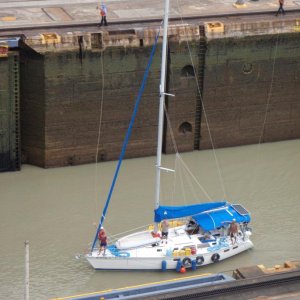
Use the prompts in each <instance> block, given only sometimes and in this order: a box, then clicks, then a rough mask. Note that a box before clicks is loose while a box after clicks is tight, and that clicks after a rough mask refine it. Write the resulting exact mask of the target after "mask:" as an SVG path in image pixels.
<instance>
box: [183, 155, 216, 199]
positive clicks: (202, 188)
mask: <svg viewBox="0 0 300 300" xmlns="http://www.w3.org/2000/svg"><path fill="white" fill-rule="evenodd" d="M178 158H179V159H180V161H181V163H182V164H183V166H184V167H185V169H186V171H187V172H188V173H189V174H190V176H191V177H192V178H193V179H194V181H195V182H196V183H197V184H198V186H199V187H200V189H201V191H202V192H203V193H204V195H205V196H206V197H207V198H208V199H209V200H210V201H213V200H212V198H211V197H210V196H209V194H208V193H207V192H206V190H205V189H204V187H203V186H202V185H201V184H200V182H198V180H197V178H196V177H195V176H194V174H193V173H192V172H191V171H190V169H189V167H188V166H187V165H186V163H185V162H184V160H183V159H182V158H181V156H180V155H179V154H178Z"/></svg>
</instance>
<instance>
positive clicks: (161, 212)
mask: <svg viewBox="0 0 300 300" xmlns="http://www.w3.org/2000/svg"><path fill="white" fill-rule="evenodd" d="M226 204H227V203H226V202H211V203H201V204H194V205H186V206H159V207H158V208H157V209H155V210H154V221H155V222H161V221H162V220H164V219H176V218H183V217H188V216H194V215H197V214H200V213H202V212H204V211H207V210H211V209H215V208H221V207H223V206H225V205H226Z"/></svg>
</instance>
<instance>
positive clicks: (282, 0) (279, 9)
mask: <svg viewBox="0 0 300 300" xmlns="http://www.w3.org/2000/svg"><path fill="white" fill-rule="evenodd" d="M278 3H279V8H278V11H277V13H276V17H277V16H278V15H279V14H283V15H284V14H285V11H284V9H283V4H284V0H279V1H278Z"/></svg>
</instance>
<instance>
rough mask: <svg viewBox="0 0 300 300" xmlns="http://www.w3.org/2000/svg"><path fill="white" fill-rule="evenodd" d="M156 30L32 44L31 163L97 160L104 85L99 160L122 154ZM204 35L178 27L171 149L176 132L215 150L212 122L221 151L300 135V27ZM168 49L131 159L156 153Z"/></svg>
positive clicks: (26, 126) (172, 63)
mask: <svg viewBox="0 0 300 300" xmlns="http://www.w3.org/2000/svg"><path fill="white" fill-rule="evenodd" d="M155 33H156V32H155V31H154V30H152V31H151V30H149V29H148V30H140V31H130V32H123V33H120V32H106V33H100V34H99V33H95V34H93V33H89V34H86V35H79V36H78V35H77V36H76V35H74V36H73V37H70V36H68V37H67V38H66V37H62V38H61V41H60V40H59V42H56V43H53V44H47V43H41V42H36V41H35V42H32V41H31V45H30V41H27V42H28V44H29V45H30V46H31V47H32V48H34V49H35V50H36V51H37V52H39V53H37V52H36V53H31V54H30V55H28V54H26V55H24V57H26V59H27V60H26V59H25V60H24V62H23V64H22V68H21V71H22V72H21V74H23V75H22V77H21V78H22V80H21V81H22V87H23V88H22V103H23V104H22V106H23V108H22V115H23V117H22V119H23V121H22V136H23V147H22V149H23V153H24V157H25V158H26V159H27V162H29V163H32V164H36V165H39V166H42V167H55V166H65V165H72V164H82V163H89V162H95V160H96V157H95V156H96V149H97V140H98V133H99V120H100V114H101V103H102V91H103V107H102V124H101V135H100V142H99V151H98V161H105V160H113V159H117V158H118V157H119V154H120V150H121V147H122V143H123V140H124V136H125V132H126V130H127V127H128V124H129V120H130V117H131V114H132V111H133V106H134V102H135V99H136V97H137V94H138V90H139V88H140V84H141V82H142V77H143V73H144V71H145V69H146V66H147V62H148V59H149V55H150V51H151V47H152V44H153V42H154V37H155ZM204 35H205V33H204V29H203V26H200V27H199V26H190V27H188V28H181V27H176V26H175V27H171V28H170V30H169V55H168V70H167V86H168V89H169V93H171V94H175V95H176V96H175V97H167V98H166V107H167V111H168V118H169V120H170V122H171V124H172V134H171V132H170V130H169V129H166V130H165V134H164V152H166V153H172V152H174V147H173V143H172V135H174V137H175V140H176V143H177V146H178V149H179V150H180V151H192V150H193V149H207V148H211V147H212V145H211V141H210V138H209V134H208V130H207V122H206V118H207V119H208V123H209V126H210V130H211V133H212V137H213V140H214V146H215V147H227V146H235V145H244V144H251V143H258V142H259V141H260V139H261V142H268V141H277V140H283V139H291V138H299V137H300V108H299V107H300V104H299V97H298V95H299V87H300V85H299V81H300V74H299V73H300V52H299V51H298V49H299V46H300V45H299V43H300V42H299V41H300V39H299V33H295V34H289V33H282V34H279V35H278V34H276V35H272V34H269V35H259V36H258V35H254V36H246V37H243V36H239V37H230V36H226V35H224V36H222V35H220V34H218V36H213V37H212V36H209V38H208V39H206V38H205V37H204ZM186 40H188V41H189V44H187V43H186ZM64 41H65V42H64ZM68 41H69V44H68ZM70 41H71V42H70ZM160 42H161V39H160ZM160 48H161V47H160V44H159V45H158V48H157V51H156V54H155V57H154V61H153V64H152V67H151V71H150V74H149V78H148V81H147V85H146V89H145V92H144V94H143V98H142V102H141V105H140V109H139V112H138V115H137V119H136V122H135V125H134V128H133V132H132V137H131V139H130V142H129V145H128V149H127V154H126V157H127V158H130V157H139V156H146V155H155V153H156V134H157V114H158V101H159V100H158V97H159V87H158V86H159V77H160V60H161V49H160ZM275 54H276V55H275ZM190 55H191V57H192V60H193V63H191V57H190ZM193 65H194V66H193ZM29 74H33V77H31V78H33V80H31V79H29ZM196 78H197V79H198V84H197V82H196V80H195V79H196ZM102 89H103V90H102ZM199 91H200V93H199ZM202 103H203V105H202ZM266 111H267V114H266ZM265 116H266V119H265ZM33 120H34V122H33Z"/></svg>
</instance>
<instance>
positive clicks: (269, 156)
mask: <svg viewBox="0 0 300 300" xmlns="http://www.w3.org/2000/svg"><path fill="white" fill-rule="evenodd" d="M299 149H300V140H295V141H287V142H279V143H270V144H263V145H253V146H244V147H235V148H227V149H220V150H218V151H217V157H218V161H219V165H220V171H221V173H222V178H223V180H224V182H223V185H224V187H225V194H226V196H227V199H228V200H230V201H233V202H237V203H241V204H243V205H244V206H245V207H246V208H247V209H249V210H250V211H251V213H252V227H253V231H254V234H253V236H252V240H253V242H254V245H255V248H254V249H253V250H251V251H248V252H245V253H242V254H240V255H238V256H236V257H233V258H231V259H228V260H226V261H223V262H220V263H218V264H215V265H211V266H208V267H204V268H203V269H200V270H198V271H197V272H196V273H191V272H188V273H187V274H186V275H179V274H176V273H175V272H167V273H160V272H135V271H131V272H118V271H111V272H109V271H94V270H93V269H92V268H91V267H90V266H89V265H88V264H87V263H86V262H85V261H84V260H76V259H75V255H76V254H78V253H83V252H84V251H85V250H87V249H88V244H89V243H91V241H92V239H93V237H94V234H95V225H94V224H93V223H94V222H96V223H97V222H98V219H99V216H100V213H101V209H102V207H103V203H104V200H105V198H106V194H107V191H108V188H109V185H110V182H111V178H112V176H113V172H114V169H115V166H116V162H108V163H101V164H99V165H98V167H97V168H96V166H95V165H84V166H76V167H66V168H57V169H48V170H44V169H40V168H37V167H33V166H29V165H24V166H23V168H22V171H21V172H14V173H2V174H0V190H1V196H0V197H1V198H0V204H1V210H0V220H1V227H0V238H1V246H0V299H22V298H23V294H24V274H25V268H24V256H25V253H24V241H25V240H26V239H28V240H29V241H30V298H31V299H51V298H55V297H63V296H68V295H74V294H80V293H86V292H93V291H100V290H105V289H108V288H118V287H124V286H130V285H136V284H142V283H146V282H154V281H159V280H164V279H170V278H175V277H178V276H189V275H191V274H202V273H209V272H212V273H213V272H220V271H228V270H233V269H235V268H237V267H238V266H246V265H254V264H265V265H266V266H269V267H271V266H273V265H275V264H280V263H282V262H284V261H285V260H292V259H299V251H300V235H299V233H298V230H297V228H298V219H299V217H298V215H299V211H300V189H299V179H300V151H299ZM182 157H183V159H184V160H185V162H186V163H187V165H188V166H189V167H190V169H191V171H192V172H193V174H194V175H195V176H196V178H197V179H198V180H199V182H200V183H201V185H202V186H203V187H204V188H205V190H206V191H207V192H208V193H209V195H210V196H211V197H212V198H213V199H215V200H222V199H223V198H224V191H223V189H222V184H220V181H219V179H218V169H217V168H216V164H215V162H214V158H213V154H212V151H200V152H193V153H185V154H183V155H182ZM173 159H174V155H168V156H164V157H163V160H164V162H165V163H164V166H166V167H171V168H172V167H173V163H172V161H173ZM154 164H155V158H154V157H147V158H140V159H132V160H126V161H124V164H123V167H122V169H121V174H120V180H119V181H118V183H117V186H116V191H115V193H114V195H113V198H112V203H111V205H110V207H109V210H108V220H107V221H106V223H105V227H106V228H107V231H108V232H109V233H111V234H116V233H118V232H123V231H125V230H127V229H131V228H135V227H139V226H142V225H144V224H145V223H146V224H147V223H151V221H152V211H153V205H154V201H153V198H154V189H153V187H154V182H155V178H154V176H155V171H154V168H153V165H154ZM180 174H181V172H179V171H178V172H177V175H176V176H177V179H178V180H177V184H176V189H175V197H174V199H173V197H171V196H167V195H169V194H170V193H171V194H172V192H173V184H172V182H173V181H172V180H171V178H170V177H172V176H173V175H170V174H168V175H166V176H165V175H164V176H163V183H164V186H166V188H164V189H163V191H162V195H163V199H164V204H183V203H184V201H186V203H192V201H190V199H194V198H195V197H194V196H193V195H194V193H198V191H197V190H196V188H195V185H194V184H192V183H186V184H184V185H185V186H186V187H188V188H186V190H185V191H184V192H180V191H179V188H178V187H180V186H181V184H180V180H179V179H180V178H181V176H180ZM194 191H195V192H194ZM200 198H201V199H204V200H205V201H206V199H205V196H204V195H202V194H200ZM179 199H180V200H181V201H179ZM194 202H195V200H194Z"/></svg>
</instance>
